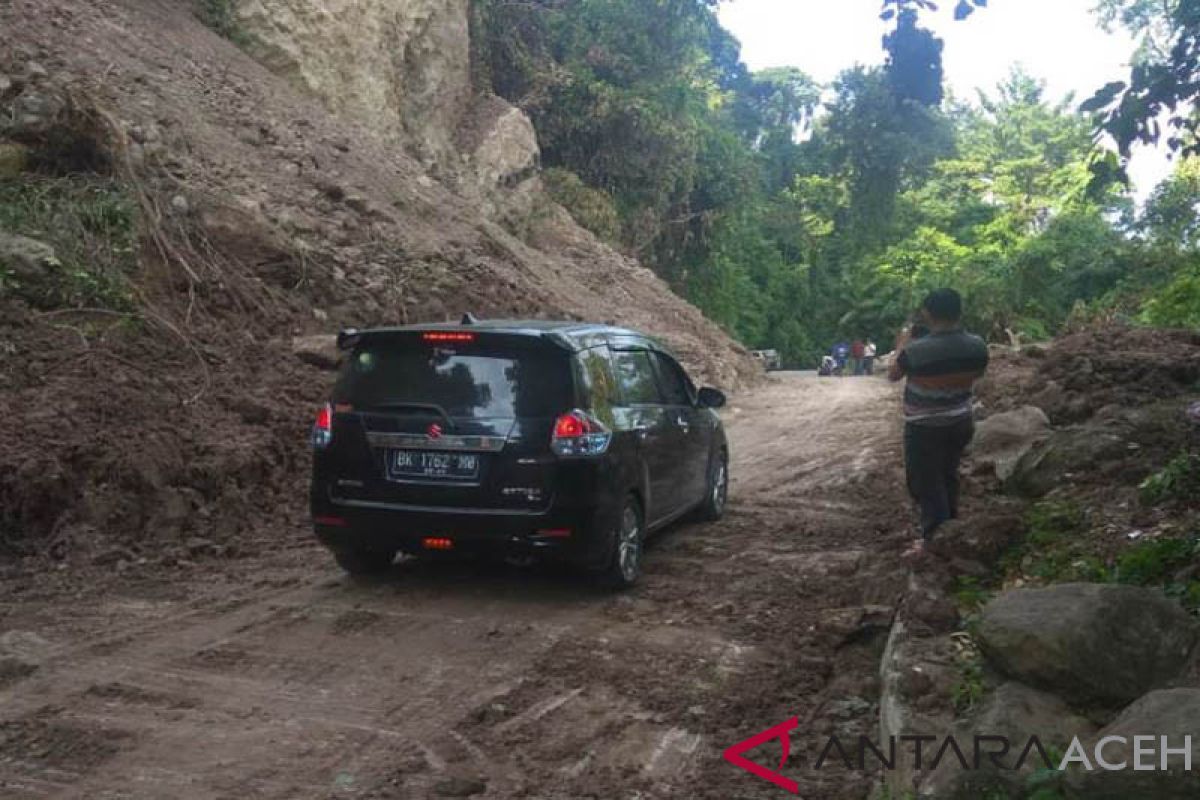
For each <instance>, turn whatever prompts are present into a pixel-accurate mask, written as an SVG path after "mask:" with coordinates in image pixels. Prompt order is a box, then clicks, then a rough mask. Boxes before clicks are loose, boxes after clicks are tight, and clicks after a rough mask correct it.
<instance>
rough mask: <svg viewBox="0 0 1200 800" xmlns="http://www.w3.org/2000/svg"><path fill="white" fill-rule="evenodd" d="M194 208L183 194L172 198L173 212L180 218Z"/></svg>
mask: <svg viewBox="0 0 1200 800" xmlns="http://www.w3.org/2000/svg"><path fill="white" fill-rule="evenodd" d="M191 208H192V206H191V204H190V203H189V202H188V199H187V198H186V197H184V196H183V195H181V194H177V195H175V196H174V197H172V198H171V210H172V211H173V212H175V213H176V214H179V215H180V216H183V215H186V214H187V213H188V212H189V211H190V210H191Z"/></svg>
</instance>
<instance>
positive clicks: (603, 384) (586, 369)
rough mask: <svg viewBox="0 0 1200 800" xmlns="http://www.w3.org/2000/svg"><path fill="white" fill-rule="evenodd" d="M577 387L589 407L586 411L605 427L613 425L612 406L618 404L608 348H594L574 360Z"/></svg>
mask: <svg viewBox="0 0 1200 800" xmlns="http://www.w3.org/2000/svg"><path fill="white" fill-rule="evenodd" d="M575 363H576V374H577V376H578V381H579V385H580V386H581V387H583V393H584V396H585V397H586V402H587V404H588V406H589V408H588V410H589V411H591V412H592V413H593V414H595V415H596V418H597V419H599V420H600V421H601V422H603V423H604V424H605V425H610V426H611V425H612V424H613V419H614V417H613V406H616V405H619V404H620V398H619V397H618V393H617V381H616V378H614V377H613V370H612V361H611V359H610V357H609V351H608V347H607V346H604V347H594V348H592V349H591V350H585V351H583V352H582V353H580V354H579V356H578V358H577V359H576V362H575Z"/></svg>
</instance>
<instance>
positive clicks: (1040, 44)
mask: <svg viewBox="0 0 1200 800" xmlns="http://www.w3.org/2000/svg"><path fill="white" fill-rule="evenodd" d="M954 4H955V3H954V0H942V2H941V3H940V10H939V11H938V13H937V14H931V13H929V12H925V13H924V14H922V20H923V22H924V24H926V25H927V26H929V27H930V28H932V29H933V30H934V31H935V32H936V33H937V34H938V35H939V36H940V37H942V39H943V40H944V41H945V43H946V49H945V51H944V54H943V59H944V65H945V72H946V78H947V80H948V81H949V84H950V88H951V90H952V91H953V93H954V94H955V95H956V96H958V97H961V98H963V99H971V100H973V99H974V98H975V90H976V89H983V90H985V91H990V90H991V89H992V88H993V87H994V86H995V85H996V84H997V83H999V82H1000V81H1001V80H1003V79H1004V77H1005V76H1006V75H1007V74H1008V72H1009V69H1010V68H1011V67H1012V65H1013V64H1015V63H1019V64H1021V65H1022V66H1024V68H1025V69H1026V71H1027V72H1029V73H1030V74H1031V75H1033V76H1035V77H1037V78H1041V79H1042V80H1045V81H1046V86H1047V90H1048V94H1049V97H1050V99H1053V100H1057V99H1059V98H1061V97H1062V96H1064V95H1066V94H1067V93H1069V92H1074V93H1075V96H1076V98H1077V100H1078V101H1082V100H1085V99H1087V98H1088V97H1090V96H1091V95H1092V93H1093V92H1094V91H1095V90H1096V89H1098V88H1099V87H1101V86H1103V85H1104V84H1105V83H1108V82H1109V81H1112V80H1120V79H1122V78H1125V77H1127V76H1128V74H1129V71H1128V66H1127V64H1128V62H1129V57H1130V55H1131V54H1132V53H1133V50H1134V44H1133V41H1132V39H1131V38H1130V37H1129V35H1128V34H1126V33H1125V32H1124V31H1118V32H1115V33H1113V34H1107V33H1105V32H1104V31H1102V30H1101V29H1100V28H1099V26H1098V25H1097V20H1096V17H1095V15H1093V14H1092V13H1091V9H1092V8H1093V7H1094V6H1095V5H1096V0H992V1H991V2H990V3H988V7H987V8H984V9H980V10H978V11H976V12H975V14H974V15H972V16H971V17H970V18H968V19H967V20H965V21H962V22H955V21H954V15H953V13H952V9H953V6H954ZM881 7H882V3H881V2H879V0H724V2H723V4H722V5H721V9H720V16H721V22H722V23H723V24H724V25H725V27H726V28H728V29H729V30H730V31H731V32H732V33H733V34H734V35H735V36H737V38H738V39H740V40H741V42H742V59H743V60H744V61H745V62H746V64H747V65H748V66H749V67H750V68H751V69H754V70H757V69H763V68H765V67H780V66H797V67H800V68H801V69H803V70H804V71H805V72H807V73H808V74H810V75H812V76H813V78H815V79H816V80H818V81H820V82H822V83H827V82H829V81H831V80H833V78H835V77H836V76H837V74H838V73H839V72H840V71H841V70H843V69H845V68H846V67H850V66H853V65H855V64H865V65H874V64H881V63H883V49H882V41H881V39H882V37H883V34H884V32H885V25H884V23H883V22H881V21H880V19H879V12H880V10H881ZM1170 171H1171V163H1170V161H1169V160H1168V158H1167V156H1166V155H1165V154H1164V153H1162V152H1158V151H1153V150H1148V149H1143V150H1141V151H1139V152H1137V153H1135V155H1134V159H1133V163H1132V165H1131V167H1130V175H1131V177H1132V178H1133V181H1134V184H1135V189H1136V191H1137V195H1138V197H1139V199H1142V198H1144V197H1145V196H1146V195H1147V194H1149V192H1150V191H1151V190H1152V189H1153V188H1154V187H1155V185H1157V183H1158V182H1159V181H1160V180H1162V179H1163V178H1164V177H1166V176H1167V175H1168V174H1170Z"/></svg>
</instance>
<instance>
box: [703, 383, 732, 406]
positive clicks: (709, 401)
mask: <svg viewBox="0 0 1200 800" xmlns="http://www.w3.org/2000/svg"><path fill="white" fill-rule="evenodd" d="M696 401H697V402H698V403H699V404H700V407H701V408H724V407H725V393H724V392H722V391H720V390H718V389H713V388H712V387H710V386H705V387H704V388H703V389H701V390H700V393H699V395H697V397H696Z"/></svg>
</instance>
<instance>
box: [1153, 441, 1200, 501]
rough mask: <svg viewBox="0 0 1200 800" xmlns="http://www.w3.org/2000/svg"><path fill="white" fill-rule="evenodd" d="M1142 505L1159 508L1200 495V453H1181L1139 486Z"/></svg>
mask: <svg viewBox="0 0 1200 800" xmlns="http://www.w3.org/2000/svg"><path fill="white" fill-rule="evenodd" d="M1138 493H1139V496H1140V497H1141V501H1142V503H1144V504H1145V505H1148V506H1157V505H1161V504H1163V503H1167V502H1171V501H1174V500H1184V499H1188V498H1194V497H1196V496H1197V495H1200V453H1180V454H1179V455H1177V456H1175V458H1173V459H1171V460H1170V461H1169V462H1168V463H1167V465H1166V466H1165V467H1163V468H1162V469H1161V470H1159V471H1158V472H1156V473H1154V474H1153V475H1151V476H1150V477H1149V478H1146V480H1144V481H1142V483H1141V485H1139V486H1138Z"/></svg>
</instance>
